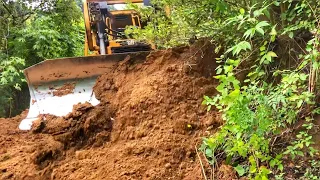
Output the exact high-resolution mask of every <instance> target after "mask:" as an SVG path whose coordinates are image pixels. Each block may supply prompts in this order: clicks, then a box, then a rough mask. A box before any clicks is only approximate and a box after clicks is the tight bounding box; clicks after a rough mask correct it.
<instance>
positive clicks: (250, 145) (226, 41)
mask: <svg viewBox="0 0 320 180" xmlns="http://www.w3.org/2000/svg"><path fill="white" fill-rule="evenodd" d="M153 2H154V5H155V7H154V8H147V9H142V10H141V12H142V15H143V16H144V17H145V18H149V19H151V21H150V23H149V24H148V26H147V28H146V29H144V30H141V29H129V30H128V32H129V33H133V34H134V36H135V37H136V38H140V39H146V40H149V41H153V42H154V43H155V44H156V45H158V46H159V47H171V46H176V45H178V44H187V43H189V42H190V41H189V39H190V38H193V37H194V36H196V37H197V38H201V37H209V38H211V39H212V41H213V42H214V43H215V44H217V49H221V50H225V52H224V54H223V55H222V56H221V57H220V58H218V59H217V62H218V63H219V64H220V66H219V67H218V68H217V71H216V73H217V76H215V78H217V79H218V80H219V81H220V84H219V85H218V86H217V87H216V89H217V91H218V92H219V94H218V95H217V96H215V97H208V96H205V97H204V101H203V104H204V105H207V107H208V110H211V109H212V108H215V109H217V110H219V111H221V112H222V118H223V120H224V121H225V124H224V125H223V126H221V127H220V129H219V131H218V132H216V133H214V134H213V135H212V136H210V137H207V138H205V139H204V141H203V145H202V147H201V150H202V151H203V152H204V153H205V155H206V157H207V158H208V161H209V162H210V163H211V164H212V165H215V164H216V163H219V162H218V161H219V160H220V161H221V160H223V159H224V157H225V160H226V162H227V163H228V164H230V165H232V166H234V168H235V170H236V171H237V172H238V174H239V176H247V177H249V178H252V179H268V177H270V176H271V175H272V176H273V177H277V178H278V179H279V178H281V177H282V176H283V175H284V172H282V171H284V168H285V166H284V163H283V159H284V158H287V157H288V156H289V157H291V158H296V157H297V156H300V157H301V156H304V155H308V156H311V157H312V156H313V155H315V154H316V153H317V151H316V150H315V149H314V148H312V147H311V145H312V143H313V142H312V140H311V139H312V136H311V135H310V134H309V131H310V130H311V129H313V123H312V116H313V112H314V111H312V110H313V109H314V108H315V107H316V106H315V99H316V97H317V95H318V89H317V82H318V76H317V73H318V68H319V50H318V49H320V46H319V26H318V24H319V22H320V21H319V17H320V14H319V12H320V11H319V10H320V7H319V5H318V3H317V1H315V0H312V1H307V0H301V1H292V0H284V1H277V0H265V1H256V0H253V1H233V0H230V1H225V0H217V1H210V0H203V1H188V3H186V2H185V1H182V0H173V1H167V0H155V1H153ZM166 9H170V13H165V12H166V11H165V10H166ZM158 37H160V38H159V39H157V38H158ZM239 75H244V77H246V78H245V79H238V77H241V76H239ZM242 77H243V76H242ZM301 120H304V124H303V126H302V127H303V129H302V130H301V131H300V132H299V133H297V136H296V137H295V138H293V140H292V139H290V140H285V139H284V138H283V137H282V136H283V134H289V132H291V131H292V130H293V127H295V125H296V124H297V122H298V121H301ZM291 136H293V137H294V134H291ZM278 141H284V142H283V143H285V144H287V145H288V147H287V148H284V149H282V148H280V149H279V148H277V147H276V146H275V143H276V142H278ZM308 176H310V177H311V175H310V174H308Z"/></svg>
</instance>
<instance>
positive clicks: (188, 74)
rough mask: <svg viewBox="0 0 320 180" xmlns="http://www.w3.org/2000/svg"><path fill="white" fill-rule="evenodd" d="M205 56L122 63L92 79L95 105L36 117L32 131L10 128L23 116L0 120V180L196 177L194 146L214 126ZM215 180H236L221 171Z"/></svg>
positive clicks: (167, 55) (184, 53)
mask: <svg viewBox="0 0 320 180" xmlns="http://www.w3.org/2000/svg"><path fill="white" fill-rule="evenodd" d="M208 52H213V50H212V48H211V47H205V46H203V47H202V49H200V48H188V47H185V48H177V49H171V50H167V51H157V52H153V53H151V54H150V55H149V56H148V57H147V59H146V60H142V61H141V62H138V61H133V60H131V59H130V57H127V58H126V59H125V61H123V62H121V63H119V65H118V67H117V68H116V69H114V70H113V72H108V73H106V74H105V75H103V76H101V77H100V78H99V79H98V80H97V83H96V86H95V88H94V91H95V94H96V97H97V98H98V99H99V100H100V101H101V103H100V105H98V106H96V107H92V106H91V105H90V104H88V103H86V104H78V105H75V107H74V111H73V112H72V113H70V114H69V115H67V116H65V117H54V116H49V115H43V116H42V117H40V118H39V120H38V121H37V122H36V123H35V124H34V126H33V129H32V131H31V132H22V131H19V130H18V129H17V127H18V124H19V122H20V120H21V119H22V118H23V117H24V116H25V114H23V115H22V116H21V117H16V118H13V119H0V126H1V127H2V128H1V129H0V143H1V144H0V145H1V149H0V177H1V179H77V180H78V179H117V180H118V179H124V180H127V179H159V180H160V179H178V180H179V179H190V180H195V179H202V175H201V167H200V163H199V159H198V156H197V153H196V148H198V147H199V145H200V144H201V138H202V137H203V136H205V135H207V134H208V133H209V132H210V131H214V130H215V129H217V127H218V126H219V125H220V124H221V121H220V118H219V114H217V113H215V112H214V111H212V112H206V110H205V107H203V106H202V105H201V101H202V97H203V95H214V94H215V88H214V86H215V84H216V82H215V81H214V80H213V79H212V78H211V77H212V75H213V72H214V69H215V68H216V65H215V61H214V57H213V56H214V55H212V53H208ZM208 54H209V55H208ZM203 161H205V160H204V159H203ZM224 172H227V173H224ZM224 174H226V175H224ZM219 176H220V177H221V179H228V180H229V179H236V176H235V173H234V172H233V171H232V168H231V170H230V167H227V166H226V167H223V168H222V170H221V172H220V175H219Z"/></svg>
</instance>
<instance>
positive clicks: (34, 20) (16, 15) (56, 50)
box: [0, 0, 84, 116]
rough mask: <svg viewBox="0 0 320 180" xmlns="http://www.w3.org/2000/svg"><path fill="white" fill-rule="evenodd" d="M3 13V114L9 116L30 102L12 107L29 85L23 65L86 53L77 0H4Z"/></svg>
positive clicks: (0, 27)
mask: <svg viewBox="0 0 320 180" xmlns="http://www.w3.org/2000/svg"><path fill="white" fill-rule="evenodd" d="M66 4H68V6H66ZM0 14H1V18H0V33H1V34H0V36H1V41H0V79H1V81H0V85H1V86H0V94H1V95H0V116H9V115H14V114H17V113H19V112H20V111H21V110H23V109H24V108H26V107H27V106H28V104H27V103H26V104H25V105H24V106H21V104H20V105H19V106H20V107H19V108H18V107H15V108H14V110H15V111H11V109H13V105H14V104H17V103H15V102H14V101H13V100H14V97H17V96H18V95H19V91H17V90H21V86H23V87H24V89H26V87H27V86H26V85H25V84H24V83H25V81H24V79H23V75H22V69H24V68H26V67H28V66H31V65H33V64H36V63H39V62H41V61H43V60H45V59H54V58H58V57H72V56H81V55H83V43H84V25H83V20H82V13H81V9H80V7H79V6H78V5H77V3H76V2H75V1H73V0H39V1H31V0H30V1H20V0H18V1H4V0H2V1H1V3H0Z"/></svg>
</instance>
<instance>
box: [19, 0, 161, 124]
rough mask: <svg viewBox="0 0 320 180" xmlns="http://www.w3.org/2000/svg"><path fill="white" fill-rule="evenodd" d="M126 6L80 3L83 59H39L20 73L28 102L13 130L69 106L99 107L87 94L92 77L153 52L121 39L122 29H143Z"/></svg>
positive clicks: (120, 0) (138, 0)
mask: <svg viewBox="0 0 320 180" xmlns="http://www.w3.org/2000/svg"><path fill="white" fill-rule="evenodd" d="M127 2H128V1H127V0H86V1H84V3H83V14H84V22H85V29H86V34H85V48H84V49H85V50H84V51H85V52H84V54H85V56H84V57H73V58H61V59H52V60H45V61H43V62H41V63H38V64H36V65H33V66H31V67H29V68H27V69H25V70H24V74H25V77H26V80H27V82H28V86H29V91H30V97H31V99H30V108H29V112H28V116H27V117H26V118H25V119H24V120H22V121H21V123H20V125H19V129H21V130H30V129H31V126H32V123H33V121H35V120H37V119H38V117H39V115H40V114H51V115H56V116H64V115H67V114H68V113H69V112H71V111H72V108H73V105H75V104H78V103H85V102H89V103H91V104H92V105H94V106H95V105H97V104H99V100H97V99H96V97H95V95H94V92H93V86H94V84H95V82H96V79H97V77H98V76H100V75H102V74H104V73H106V72H108V71H110V69H112V68H114V67H115V65H116V64H117V63H118V62H119V61H121V60H124V59H125V58H126V57H127V56H130V58H133V59H134V58H140V59H141V58H145V57H146V56H147V55H148V54H149V51H150V50H152V49H154V48H155V47H154V45H152V44H151V43H148V42H142V41H137V40H135V39H132V38H129V37H127V36H126V35H125V33H124V30H125V28H126V27H127V26H136V27H138V28H143V24H144V23H143V22H141V20H140V17H139V15H138V13H137V12H136V11H134V10H131V9H126V3H127ZM129 2H130V3H133V4H136V5H139V6H145V5H149V4H150V3H149V1H146V0H131V1H129ZM137 52H138V53H137Z"/></svg>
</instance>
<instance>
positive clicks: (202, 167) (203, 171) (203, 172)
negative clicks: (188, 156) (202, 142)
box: [195, 146, 208, 180]
mask: <svg viewBox="0 0 320 180" xmlns="http://www.w3.org/2000/svg"><path fill="white" fill-rule="evenodd" d="M195 149H196V153H197V156H198V158H199V161H200V165H201V170H202V174H203V178H204V179H205V180H208V179H207V176H206V172H205V170H204V166H203V163H202V160H201V157H200V155H199V152H198V150H197V147H196V146H195Z"/></svg>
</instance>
